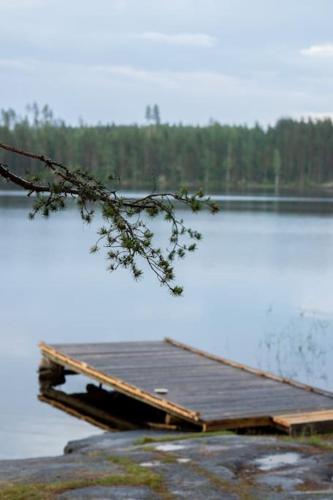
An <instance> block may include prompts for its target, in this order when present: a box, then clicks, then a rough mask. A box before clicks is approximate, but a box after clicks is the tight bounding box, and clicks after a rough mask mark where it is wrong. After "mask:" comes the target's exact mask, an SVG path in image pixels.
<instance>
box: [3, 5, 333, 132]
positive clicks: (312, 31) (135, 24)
mask: <svg viewBox="0 0 333 500" xmlns="http://www.w3.org/2000/svg"><path fill="white" fill-rule="evenodd" d="M0 47H1V48H0V75H1V76H0V107H1V108H4V107H5V108H8V107H12V108H14V109H15V110H17V111H19V112H23V111H24V108H25V105H26V104H27V103H30V102H32V101H37V102H38V103H40V104H44V103H48V104H49V105H50V106H51V107H52V109H53V110H54V111H55V113H56V115H57V116H60V117H62V118H64V119H66V120H68V121H70V122H73V123H75V122H76V121H77V120H78V118H79V117H81V118H83V119H84V120H85V121H86V122H89V123H96V122H98V121H101V122H116V123H133V122H143V121H144V110H145V106H146V105H147V104H149V103H158V104H159V106H160V109H161V115H162V121H168V122H179V121H182V122H183V123H194V124H196V123H200V124H206V123H208V122H209V120H210V119H214V120H218V121H220V122H223V123H248V124H253V123H254V122H255V121H259V122H261V123H263V124H267V123H273V122H274V121H275V120H276V119H278V118H279V117H281V116H293V117H300V116H309V115H311V116H318V117H320V116H325V115H329V116H333V0H94V1H91V0H0Z"/></svg>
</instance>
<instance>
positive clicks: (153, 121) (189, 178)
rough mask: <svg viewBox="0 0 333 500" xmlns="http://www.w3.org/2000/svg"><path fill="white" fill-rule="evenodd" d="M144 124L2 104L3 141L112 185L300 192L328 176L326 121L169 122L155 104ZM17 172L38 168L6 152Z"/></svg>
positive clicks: (331, 156) (331, 147)
mask: <svg viewBox="0 0 333 500" xmlns="http://www.w3.org/2000/svg"><path fill="white" fill-rule="evenodd" d="M145 117H146V120H147V124H146V125H126V126H124V125H116V124H107V125H102V124H99V125H96V126H90V125H87V124H85V123H83V122H81V123H80V124H79V125H77V126H72V125H68V124H66V123H65V122H64V121H63V120H58V119H56V118H55V117H54V115H53V113H52V111H51V109H50V108H49V107H48V106H44V107H43V108H39V107H38V106H37V104H32V105H31V106H29V107H28V108H27V113H26V115H25V116H23V117H20V116H18V115H17V114H16V113H15V112H14V111H13V110H12V109H9V110H2V111H1V116H0V139H1V142H6V143H8V144H11V145H13V146H16V147H19V148H22V149H25V150H31V151H34V152H38V153H40V154H44V155H46V156H50V157H51V158H53V159H55V160H57V161H59V162H61V163H64V164H66V165H70V166H71V167H73V168H84V169H86V171H87V172H88V173H91V174H93V175H97V177H98V178H100V179H101V181H103V182H108V183H110V184H112V185H114V187H115V189H134V190H153V191H156V190H160V189H162V190H165V189H178V188H179V187H180V186H186V187H188V188H189V189H195V190H197V189H203V190H205V191H206V192H224V191H228V190H232V189H249V188H253V187H261V188H266V189H269V188H272V189H275V190H279V189H280V188H285V187H292V188H295V189H300V190H304V189H307V188H310V187H315V186H320V185H323V184H325V183H330V182H332V181H333V123H332V121H331V120H330V119H324V120H320V121H319V120H318V121H314V120H311V119H309V120H302V121H296V120H293V119H291V118H283V119H281V120H279V121H278V122H277V123H276V124H275V125H274V126H270V127H268V128H264V127H262V126H260V125H258V124H256V125H255V126H253V127H249V126H246V125H242V126H238V125H237V126H229V125H222V124H220V123H217V122H211V123H210V124H209V125H207V126H189V125H182V124H177V125H170V124H164V123H162V122H161V117H160V111H159V108H158V106H157V105H153V106H147V108H146V113H145ZM0 160H1V161H3V162H4V163H6V162H8V163H9V162H10V164H11V168H13V169H14V170H15V172H16V173H17V174H18V175H23V174H25V172H26V171H27V170H29V171H32V172H34V173H35V174H36V175H37V174H38V175H40V174H43V172H42V171H41V167H40V164H37V163H36V164H34V163H33V160H23V159H22V158H20V157H19V156H14V157H11V156H10V153H6V152H2V153H1V155H0Z"/></svg>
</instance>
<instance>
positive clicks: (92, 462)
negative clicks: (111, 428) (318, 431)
mask: <svg viewBox="0 0 333 500" xmlns="http://www.w3.org/2000/svg"><path fill="white" fill-rule="evenodd" d="M184 438H185V439H184ZM317 441H318V443H315V441H313V443H315V444H316V445H314V444H311V443H312V442H311V440H309V441H308V442H307V441H306V440H290V439H288V440H286V439H283V438H279V437H274V436H240V435H230V434H213V435H209V434H198V435H193V434H191V435H185V434H177V433H172V434H170V433H167V432H155V431H129V432H116V433H104V434H100V435H98V436H93V437H91V438H87V439H83V440H80V441H73V442H70V443H68V445H67V446H66V449H65V455H64V456H62V457H47V458H41V459H29V460H7V461H0V498H1V496H2V494H3V496H4V498H15V495H14V493H15V491H16V490H15V488H18V487H20V488H26V492H27V493H26V496H25V497H24V496H23V497H21V498H29V492H30V491H32V490H29V488H32V487H34V488H37V490H38V488H40V489H41V491H43V488H44V489H45V491H48V488H50V491H52V494H54V495H55V496H56V498H60V499H75V498H80V499H81V498H82V499H85V498H87V499H89V498H96V499H102V498H105V499H113V498H115V499H122V498H127V499H138V500H139V499H146V498H147V499H155V498H156V499H159V498H163V497H165V496H166V495H167V494H169V495H170V496H172V495H173V496H174V497H175V498H180V499H181V498H195V499H196V500H201V499H202V500H207V499H209V500H214V499H217V500H219V499H221V498H223V499H226V500H227V499H238V498H243V497H245V498H246V496H248V497H250V498H252V497H253V498H258V499H266V498H269V499H272V500H274V499H277V500H284V499H286V500H287V499H293V498H295V499H300V498H312V497H315V498H331V497H332V495H333V470H332V464H333V451H332V450H333V444H332V445H330V442H328V441H323V442H320V440H317ZM10 488H11V489H10ZM17 491H18V490H17ZM34 491H35V490H34ZM38 491H39V490H38ZM8 492H11V494H12V496H10V495H9V494H8ZM13 492H14V493H13ZM6 495H7V496H6ZM31 497H32V495H31Z"/></svg>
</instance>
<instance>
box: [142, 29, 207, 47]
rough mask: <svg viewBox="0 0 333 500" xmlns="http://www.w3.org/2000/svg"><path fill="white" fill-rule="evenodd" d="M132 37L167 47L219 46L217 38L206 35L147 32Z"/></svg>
mask: <svg viewBox="0 0 333 500" xmlns="http://www.w3.org/2000/svg"><path fill="white" fill-rule="evenodd" d="M132 36H133V37H134V38H139V39H141V40H149V41H151V42H157V43H164V44H167V45H182V46H186V47H214V46H215V45H217V38H216V37H214V36H211V35H207V34H205V33H174V34H167V33H158V32H155V31H146V32H144V33H140V34H136V35H132Z"/></svg>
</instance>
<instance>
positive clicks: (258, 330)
mask: <svg viewBox="0 0 333 500" xmlns="http://www.w3.org/2000/svg"><path fill="white" fill-rule="evenodd" d="M219 200H220V201H221V204H222V211H221V212H220V213H218V214H217V215H215V216H212V215H210V214H208V213H205V212H202V213H199V214H192V213H190V212H188V211H184V213H183V214H182V217H183V218H184V220H185V221H186V222H187V225H188V226H190V227H192V228H195V229H198V230H199V231H201V232H202V233H203V236H204V239H203V241H202V242H201V244H200V246H199V249H198V251H197V252H196V253H194V254H193V255H189V256H188V257H187V258H186V259H185V260H184V261H182V262H180V263H179V265H177V268H176V271H177V278H178V282H180V283H181V284H183V285H184V287H185V292H184V297H181V298H175V297H171V296H170V294H169V293H168V292H167V290H166V289H164V288H161V287H160V286H159V284H158V283H157V282H156V280H155V279H154V277H153V276H150V275H149V274H147V275H146V276H145V277H144V279H142V280H141V282H139V283H136V282H134V281H133V279H132V278H131V277H130V276H129V275H128V274H127V273H126V272H124V271H117V272H116V273H115V274H109V273H108V272H107V271H106V270H105V268H106V263H105V261H104V258H103V256H102V255H90V254H89V248H90V247H91V245H92V244H93V243H94V242H95V229H96V227H94V226H92V227H90V226H86V225H84V224H83V223H82V222H81V221H80V218H79V215H78V213H77V211H76V210H75V209H74V208H73V209H72V208H70V209H68V210H67V211H65V212H63V213H60V214H56V215H55V216H53V217H51V218H50V219H49V220H45V219H43V218H37V219H36V220H34V221H30V220H28V218H27V214H28V211H29V204H30V200H27V199H26V198H24V197H22V196H19V195H16V194H15V193H10V192H2V193H0V232H1V241H2V243H1V246H0V276H1V281H0V299H1V302H0V314H1V351H0V393H1V397H2V401H1V413H0V442H1V444H2V446H1V449H0V458H19V457H28V456H31V457H33V456H40V455H54V454H60V453H61V452H62V450H63V447H64V445H65V444H66V442H67V441H68V440H72V439H78V438H82V437H86V436H88V435H91V434H93V433H98V432H100V431H99V430H98V429H96V428H94V427H92V426H90V425H88V424H86V423H84V422H82V421H79V420H77V419H74V418H72V417H70V416H67V415H66V414H64V413H62V412H60V411H58V410H56V409H53V408H51V407H49V406H48V405H45V404H43V403H41V402H39V401H38V400H37V394H38V380H37V369H38V364H39V359H40V355H39V350H38V342H39V341H40V340H44V341H45V342H49V343H60V342H88V341H94V342H99V341H101V342H103V341H118V340H140V339H142V340H150V339H156V340H158V339H162V338H163V337H165V336H169V337H174V338H176V339H178V340H180V341H182V342H186V343H188V344H192V345H193V346H196V347H199V348H203V349H205V350H207V351H211V352H213V353H216V354H220V355H222V356H225V357H229V358H231V359H233V360H236V361H238V362H242V363H247V364H249V365H252V366H255V367H259V368H262V369H266V370H270V371H273V372H275V373H277V374H282V375H285V376H288V377H292V378H295V379H297V380H300V381H302V382H305V383H310V384H313V385H317V386H319V387H322V388H327V389H330V390H332V391H333V299H332V296H331V292H332V283H333V259H332V255H333V199H332V198H331V197H322V198H321V197H303V198H299V197H291V196H289V197H270V196H226V197H219ZM153 225H154V229H155V231H156V234H157V236H158V237H159V238H163V236H165V232H166V229H167V226H166V223H164V222H159V221H154V224H153ZM74 378H75V377H74Z"/></svg>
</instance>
